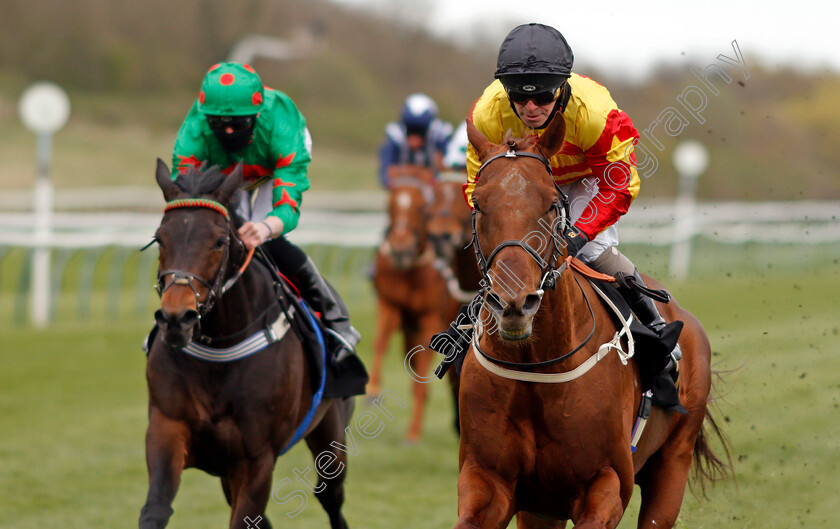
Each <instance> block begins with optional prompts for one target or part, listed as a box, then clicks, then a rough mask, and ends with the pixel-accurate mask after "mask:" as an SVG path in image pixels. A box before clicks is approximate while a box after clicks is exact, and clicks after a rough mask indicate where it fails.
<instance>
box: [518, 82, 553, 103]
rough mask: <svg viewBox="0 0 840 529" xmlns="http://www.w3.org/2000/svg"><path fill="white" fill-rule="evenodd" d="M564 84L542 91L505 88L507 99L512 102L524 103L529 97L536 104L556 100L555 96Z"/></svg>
mask: <svg viewBox="0 0 840 529" xmlns="http://www.w3.org/2000/svg"><path fill="white" fill-rule="evenodd" d="M564 86H565V83H564V84H562V85H560V86H558V87H557V88H555V89H553V90H544V91H542V92H519V91H516V90H511V89H510V88H506V90H507V95H508V99H510V100H511V101H513V102H514V103H521V104H524V103H527V102H528V100H529V99H530V100H533V101H534V104H536V105H547V104H549V103H551V102H553V101H556V100H557V97H558V96H559V95H560V92H562V91H563V87H564Z"/></svg>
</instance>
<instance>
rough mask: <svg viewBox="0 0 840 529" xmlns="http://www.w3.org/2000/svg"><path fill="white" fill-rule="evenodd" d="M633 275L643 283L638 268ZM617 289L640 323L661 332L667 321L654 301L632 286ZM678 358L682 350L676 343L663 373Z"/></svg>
mask: <svg viewBox="0 0 840 529" xmlns="http://www.w3.org/2000/svg"><path fill="white" fill-rule="evenodd" d="M633 277H634V278H635V279H636V282H637V283H638V284H639V285H643V286H644V285H645V282H644V280H643V279H642V275H641V274H640V273H639V269H638V268H636V269H634V270H633ZM618 291H619V292H620V293H621V295H622V296H623V297H624V299H625V300H627V304H628V305H630V310H632V311H633V314H635V315H636V317H637V318H639V322H640V323H642V324H643V325H644V326H645V327H648V328H649V329H651V330H652V331H653V332H655V333H656V334H657V335H658V334H660V333H661V332H662V329H664V328H665V326H666V325H667V323H666V322H665V319H664V318H663V317H662V315H661V314H659V310H658V309H657V308H656V303H654V301H653V300H652V299H651V298H650V297H648V296H646V295H644V294H642V293H641V292H639V291H638V290H635V289H632V288H621V287H619V288H618ZM680 358H682V350H681V349H680V344H679V343H677V344H676V345H675V346H674V350H673V351H671V354H670V359H669V360H668V363H667V364H666V365H665V368H664V369H663V373H667V372H669V371H671V370H672V369H673V368H674V367H676V366H677V362H678V361H679V359H680Z"/></svg>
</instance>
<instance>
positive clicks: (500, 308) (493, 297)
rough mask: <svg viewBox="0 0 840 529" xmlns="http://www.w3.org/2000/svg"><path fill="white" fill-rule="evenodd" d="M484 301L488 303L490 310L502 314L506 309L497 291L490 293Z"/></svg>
mask: <svg viewBox="0 0 840 529" xmlns="http://www.w3.org/2000/svg"><path fill="white" fill-rule="evenodd" d="M484 301H485V303H487V306H488V307H489V308H490V310H492V311H493V312H495V313H496V314H501V313H502V312H504V310H505V303H503V302H502V298H500V297H499V295H498V294H496V293H495V292H490V293H488V294H487V298H486V299H485V300H484Z"/></svg>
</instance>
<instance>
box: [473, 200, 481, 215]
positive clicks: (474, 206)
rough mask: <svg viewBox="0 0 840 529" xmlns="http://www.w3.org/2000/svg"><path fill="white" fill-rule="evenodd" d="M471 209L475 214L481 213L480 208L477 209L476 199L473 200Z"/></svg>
mask: <svg viewBox="0 0 840 529" xmlns="http://www.w3.org/2000/svg"><path fill="white" fill-rule="evenodd" d="M473 209H474V210H475V211H476V212H477V213H481V208H480V207H478V201H477V200H476V199H473Z"/></svg>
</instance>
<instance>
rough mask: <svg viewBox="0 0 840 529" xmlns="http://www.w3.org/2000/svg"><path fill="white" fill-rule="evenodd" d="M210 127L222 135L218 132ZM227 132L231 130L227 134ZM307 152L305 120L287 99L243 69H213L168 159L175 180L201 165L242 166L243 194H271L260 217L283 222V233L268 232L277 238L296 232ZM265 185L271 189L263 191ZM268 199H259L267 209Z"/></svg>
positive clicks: (221, 66) (305, 183) (227, 168)
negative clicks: (219, 129)
mask: <svg viewBox="0 0 840 529" xmlns="http://www.w3.org/2000/svg"><path fill="white" fill-rule="evenodd" d="M217 116H218V117H223V118H229V119H228V121H230V122H231V123H230V124H226V123H224V122H221V121H217V123H216V124H214V121H213V118H214V117H217ZM211 125H213V126H214V127H213V128H216V127H219V128H221V129H222V130H221V131H219V132H216V131H214V130H213V128H211ZM226 127H228V128H230V127H233V128H230V130H228V131H227V133H225V130H224V129H225V128H226ZM311 150H312V139H311V137H310V135H309V130H308V129H307V128H306V120H305V119H304V117H303V115H302V114H301V113H300V111H299V110H298V108H297V106H295V104H294V102H292V100H291V98H289V96H287V95H286V94H284V93H283V92H281V91H279V90H273V89H271V88H264V87H263V85H262V81H261V80H260V78H259V76H258V75H257V73H256V72H255V71H254V70H253V68H251V67H250V66H248V65H247V64H237V63H223V64H217V65H215V66H213V67H212V68H210V71H209V72H208V73H207V76H206V77H205V79H204V83H203V84H202V87H201V92H199V95H198V99H197V100H196V102H195V104H193V106H192V108H191V109H190V111H189V114H188V115H187V118H186V119H185V120H184V123H183V125H181V129H180V131H178V136H177V138H176V140H175V148H174V151H173V154H172V168H173V177H174V176H176V174H177V172H178V171H184V170H185V169H186V168H187V167H189V166H191V165H194V166H198V165H199V164H200V163H202V162H207V163H208V165H219V166H220V167H222V168H223V170H224V172H225V173H229V172H230V171H232V170H233V168H234V167H235V166H236V164H237V163H239V162H240V161H241V162H243V176H244V187H245V189H247V190H250V191H253V190H255V189H257V188H262V189H261V192H262V193H266V192H267V191H271V193H270V195H271V196H270V199H271V200H270V209H269V210H268V211H260V212H259V213H261V214H263V215H264V216H266V217H268V216H273V217H277V218H278V219H280V220H281V221H282V222H283V226H282V231H281V232H278V231H277V230H275V231H273V232H272V236H278V235H283V234H285V233H288V232H290V231H292V230H293V229H294V228H295V227H296V226H297V223H298V219H299V217H300V204H301V198H302V195H303V192H304V191H306V190H307V189H309V178H308V177H307V175H306V172H307V168H308V166H309V162H310V160H311V159H312V158H311ZM269 182H270V184H271V187H270V188H265V187H264V185H265V184H266V183H269ZM268 198H269V197H263V200H264V201H265V204H266V206H268V202H269V201H268V200H267V199H268ZM261 202H262V201H261ZM260 209H263V210H265V209H266V207H265V206H264V207H263V208H260ZM255 213H256V212H255ZM246 218H247V217H246ZM249 220H252V221H254V222H260V221H262V220H263V219H262V218H256V217H255V218H250V219H249Z"/></svg>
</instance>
